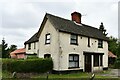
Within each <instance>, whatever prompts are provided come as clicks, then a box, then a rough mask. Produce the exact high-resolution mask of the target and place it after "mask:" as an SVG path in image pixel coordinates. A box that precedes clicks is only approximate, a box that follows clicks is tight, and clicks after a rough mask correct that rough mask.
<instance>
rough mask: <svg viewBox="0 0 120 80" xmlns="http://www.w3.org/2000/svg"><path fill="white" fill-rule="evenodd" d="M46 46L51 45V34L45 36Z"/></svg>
mask: <svg viewBox="0 0 120 80" xmlns="http://www.w3.org/2000/svg"><path fill="white" fill-rule="evenodd" d="M45 44H50V33H49V34H46V35H45Z"/></svg>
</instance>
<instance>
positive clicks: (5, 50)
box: [2, 39, 8, 58]
mask: <svg viewBox="0 0 120 80" xmlns="http://www.w3.org/2000/svg"><path fill="white" fill-rule="evenodd" d="M7 47H8V44H7V43H6V42H5V40H4V39H3V40H2V58H7V57H8V49H7Z"/></svg>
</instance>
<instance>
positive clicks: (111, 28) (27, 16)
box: [0, 0, 119, 48]
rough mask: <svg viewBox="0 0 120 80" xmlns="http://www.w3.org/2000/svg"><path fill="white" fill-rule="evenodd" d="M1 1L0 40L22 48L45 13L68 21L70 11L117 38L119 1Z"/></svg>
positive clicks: (83, 20) (38, 25) (36, 28)
mask: <svg viewBox="0 0 120 80" xmlns="http://www.w3.org/2000/svg"><path fill="white" fill-rule="evenodd" d="M48 1H49V0H44V1H40V0H29V1H27V0H26V1H24V0H1V1H0V41H1V40H2V39H3V37H4V38H5V40H6V42H7V43H8V44H9V45H11V44H15V45H17V46H18V48H22V47H24V42H25V41H26V40H28V39H29V38H30V37H31V36H32V35H33V34H34V33H36V32H37V31H38V29H39V27H40V24H41V22H42V21H43V17H44V16H45V13H50V14H53V15H56V16H59V17H63V18H66V19H69V20H71V13H72V12H74V11H77V12H80V13H81V14H82V23H84V24H87V25H90V26H93V27H96V28H99V26H100V23H101V22H103V24H104V26H105V29H106V30H107V33H108V34H109V35H108V36H110V35H112V36H114V37H118V1H119V0H106V1H104V0H101V1H99V0H91V1H87V0H65V1H64V0H61V1H59V2H58V1H56V0H51V1H49V2H48Z"/></svg>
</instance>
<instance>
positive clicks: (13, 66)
mask: <svg viewBox="0 0 120 80" xmlns="http://www.w3.org/2000/svg"><path fill="white" fill-rule="evenodd" d="M52 68H53V62H52V59H42V58H36V59H25V60H13V59H4V60H3V64H2V69H3V70H7V71H10V72H14V71H16V72H39V73H43V72H47V71H50V70H52Z"/></svg>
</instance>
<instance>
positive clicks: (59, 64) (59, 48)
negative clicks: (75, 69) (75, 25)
mask: <svg viewBox="0 0 120 80" xmlns="http://www.w3.org/2000/svg"><path fill="white" fill-rule="evenodd" d="M57 32H58V52H59V53H58V70H59V72H60V70H61V67H60V66H61V62H60V58H61V54H62V50H61V46H60V45H61V44H60V33H59V30H57Z"/></svg>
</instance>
